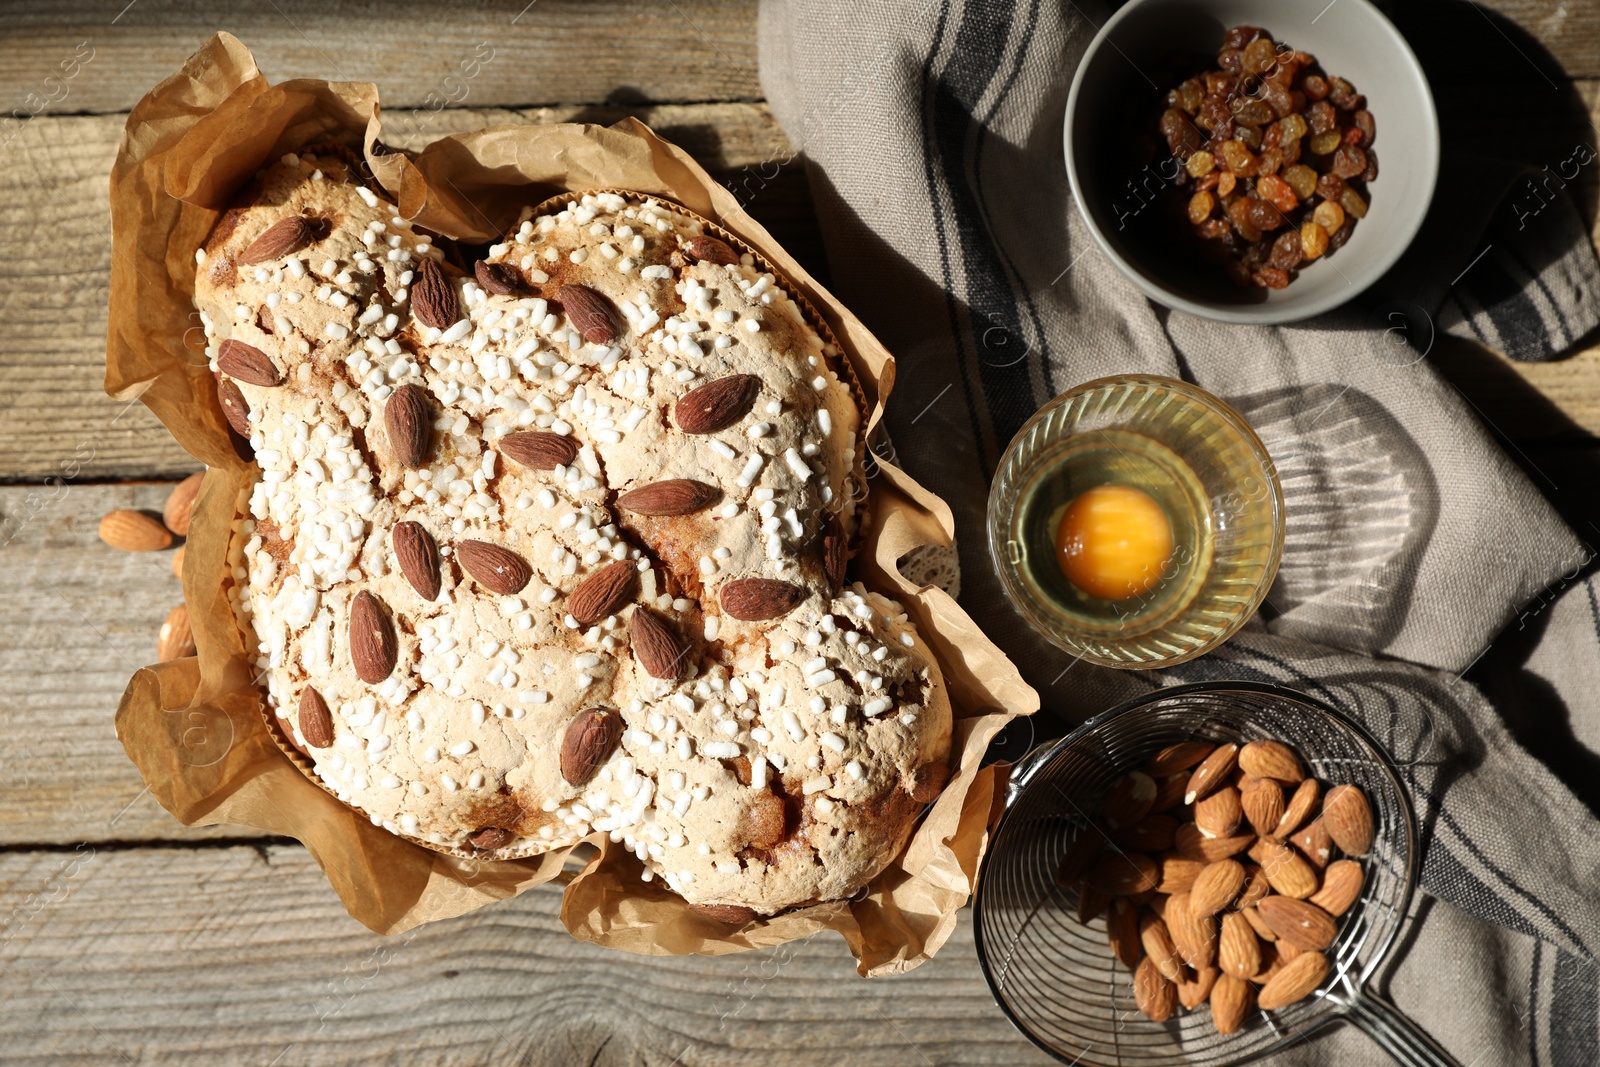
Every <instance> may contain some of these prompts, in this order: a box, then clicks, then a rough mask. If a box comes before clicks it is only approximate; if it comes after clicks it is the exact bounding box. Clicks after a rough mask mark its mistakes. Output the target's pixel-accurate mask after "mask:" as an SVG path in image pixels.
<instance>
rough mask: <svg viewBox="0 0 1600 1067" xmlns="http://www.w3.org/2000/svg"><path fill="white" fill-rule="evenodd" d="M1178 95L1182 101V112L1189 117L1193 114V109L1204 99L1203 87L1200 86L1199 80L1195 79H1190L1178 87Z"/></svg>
mask: <svg viewBox="0 0 1600 1067" xmlns="http://www.w3.org/2000/svg"><path fill="white" fill-rule="evenodd" d="M1178 94H1179V96H1180V97H1181V98H1182V100H1183V104H1182V107H1183V110H1185V111H1187V112H1188V113H1189V114H1191V115H1193V114H1194V113H1195V109H1196V108H1198V107H1199V106H1200V101H1202V100H1204V99H1205V98H1206V93H1205V87H1204V86H1202V85H1201V84H1200V82H1199V80H1198V79H1195V78H1190V79H1189V80H1188V81H1186V82H1184V83H1183V84H1182V85H1180V86H1178Z"/></svg>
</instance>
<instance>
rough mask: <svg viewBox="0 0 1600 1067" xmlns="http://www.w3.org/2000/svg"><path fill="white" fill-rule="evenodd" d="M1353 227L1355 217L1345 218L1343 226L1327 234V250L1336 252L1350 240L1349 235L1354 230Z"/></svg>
mask: <svg viewBox="0 0 1600 1067" xmlns="http://www.w3.org/2000/svg"><path fill="white" fill-rule="evenodd" d="M1355 228H1356V220H1355V219H1345V220H1344V225H1343V226H1340V227H1339V228H1338V229H1337V230H1335V231H1333V233H1331V234H1329V235H1328V251H1329V252H1337V251H1338V250H1339V249H1341V248H1343V247H1344V243H1345V242H1346V241H1348V240H1350V235H1351V234H1352V233H1354V232H1355Z"/></svg>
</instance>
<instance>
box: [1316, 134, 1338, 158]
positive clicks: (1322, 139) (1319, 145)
mask: <svg viewBox="0 0 1600 1067" xmlns="http://www.w3.org/2000/svg"><path fill="white" fill-rule="evenodd" d="M1343 143H1344V142H1343V141H1341V140H1339V131H1338V130H1329V131H1328V132H1327V133H1319V134H1317V135H1316V136H1314V137H1312V138H1311V151H1312V152H1313V153H1314V154H1315V155H1319V156H1325V155H1327V154H1328V153H1329V152H1332V151H1333V150H1334V149H1336V148H1338V147H1339V146H1340V145H1341V144H1343Z"/></svg>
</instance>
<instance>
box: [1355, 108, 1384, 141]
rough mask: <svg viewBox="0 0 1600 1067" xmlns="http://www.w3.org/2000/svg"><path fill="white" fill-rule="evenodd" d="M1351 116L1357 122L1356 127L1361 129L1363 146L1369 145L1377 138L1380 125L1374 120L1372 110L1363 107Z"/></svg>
mask: <svg viewBox="0 0 1600 1067" xmlns="http://www.w3.org/2000/svg"><path fill="white" fill-rule="evenodd" d="M1350 118H1351V121H1353V122H1354V123H1355V124H1356V129H1358V130H1360V131H1361V147H1362V148H1366V147H1368V146H1369V145H1371V144H1372V142H1373V141H1375V140H1377V137H1378V126H1377V124H1376V123H1374V122H1373V121H1372V112H1370V111H1368V110H1367V109H1366V108H1362V109H1361V110H1359V111H1357V112H1356V113H1355V114H1354V115H1352V116H1350Z"/></svg>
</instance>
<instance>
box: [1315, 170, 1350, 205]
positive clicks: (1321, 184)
mask: <svg viewBox="0 0 1600 1067" xmlns="http://www.w3.org/2000/svg"><path fill="white" fill-rule="evenodd" d="M1317 195H1318V196H1320V197H1322V199H1324V200H1337V199H1339V198H1340V197H1341V196H1343V195H1344V181H1343V180H1342V179H1340V178H1339V177H1338V176H1337V175H1334V174H1324V175H1322V177H1320V178H1318V179H1317Z"/></svg>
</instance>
